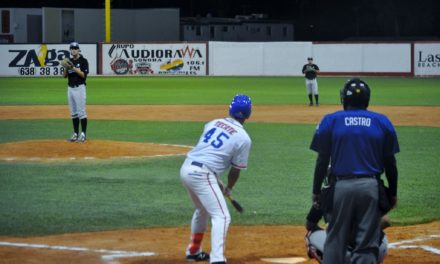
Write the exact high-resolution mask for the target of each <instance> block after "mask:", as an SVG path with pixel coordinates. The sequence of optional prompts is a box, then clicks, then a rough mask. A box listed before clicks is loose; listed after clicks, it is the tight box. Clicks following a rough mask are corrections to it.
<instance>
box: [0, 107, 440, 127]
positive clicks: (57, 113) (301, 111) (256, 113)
mask: <svg viewBox="0 0 440 264" xmlns="http://www.w3.org/2000/svg"><path fill="white" fill-rule="evenodd" d="M338 110H341V106H340V105H321V106H319V107H309V106H302V105H254V106H253V109H252V116H251V118H250V120H249V121H250V122H261V123H288V124H317V123H318V122H319V121H320V120H321V119H322V117H323V116H324V115H325V114H328V113H331V112H335V111H338ZM369 110H371V111H376V112H380V113H383V114H385V115H387V116H388V117H389V118H390V119H391V121H392V122H393V123H394V124H395V125H402V126H433V127H440V107H439V106H371V107H370V108H369ZM87 113H88V116H89V117H90V118H91V119H95V120H146V121H203V122H205V121H209V120H212V119H215V118H219V117H222V116H227V114H228V107H227V106H224V105H89V106H87ZM69 116H70V114H69V111H68V107H67V106H66V105H32V106H29V105H28V106H0V120H14V119H31V120H32V119H68V118H69Z"/></svg>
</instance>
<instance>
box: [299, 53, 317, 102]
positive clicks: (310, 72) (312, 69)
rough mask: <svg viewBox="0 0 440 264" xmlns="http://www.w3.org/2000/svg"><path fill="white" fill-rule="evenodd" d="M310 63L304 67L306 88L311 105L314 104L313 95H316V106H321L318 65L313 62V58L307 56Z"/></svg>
mask: <svg viewBox="0 0 440 264" xmlns="http://www.w3.org/2000/svg"><path fill="white" fill-rule="evenodd" d="M307 61H308V63H307V64H305V65H304V66H303V68H302V73H303V74H304V76H305V77H306V88H307V93H308V95H309V101H310V103H309V106H313V95H314V96H315V102H316V106H319V95H318V82H317V81H316V75H317V73H319V67H318V65H316V64H314V63H313V58H312V57H309V58H307Z"/></svg>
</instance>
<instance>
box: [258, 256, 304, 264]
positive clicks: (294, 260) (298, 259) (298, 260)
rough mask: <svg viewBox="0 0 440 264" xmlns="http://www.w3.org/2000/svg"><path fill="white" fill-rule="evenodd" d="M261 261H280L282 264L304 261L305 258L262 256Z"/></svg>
mask: <svg viewBox="0 0 440 264" xmlns="http://www.w3.org/2000/svg"><path fill="white" fill-rule="evenodd" d="M261 260H262V261H266V262H271V263H282V264H295V263H301V262H304V261H306V259H305V258H301V257H293V258H262V259H261Z"/></svg>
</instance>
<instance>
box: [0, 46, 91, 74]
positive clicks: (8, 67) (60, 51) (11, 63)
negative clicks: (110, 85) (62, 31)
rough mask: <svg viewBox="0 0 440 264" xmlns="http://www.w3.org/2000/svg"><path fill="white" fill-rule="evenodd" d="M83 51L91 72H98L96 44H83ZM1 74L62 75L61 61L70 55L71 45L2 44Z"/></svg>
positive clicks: (0, 49)
mask: <svg viewBox="0 0 440 264" xmlns="http://www.w3.org/2000/svg"><path fill="white" fill-rule="evenodd" d="M80 47H81V53H82V54H83V55H84V57H85V58H86V59H87V60H88V61H89V74H91V75H95V74H96V65H97V64H96V62H97V60H96V57H97V56H96V44H81V45H80ZM0 54H1V58H2V59H1V60H0V76H30V77H32V76H62V75H63V73H64V68H63V67H62V66H61V64H60V61H61V60H62V59H64V58H65V57H68V56H70V51H69V45H68V44H63V45H55V44H53V45H52V44H13V45H12V44H11V45H0Z"/></svg>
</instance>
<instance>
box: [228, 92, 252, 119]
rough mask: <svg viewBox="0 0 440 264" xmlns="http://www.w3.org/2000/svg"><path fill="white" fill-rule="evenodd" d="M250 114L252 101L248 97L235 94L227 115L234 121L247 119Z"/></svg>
mask: <svg viewBox="0 0 440 264" xmlns="http://www.w3.org/2000/svg"><path fill="white" fill-rule="evenodd" d="M251 112H252V101H251V98H249V96H247V95H244V94H237V95H236V96H234V99H232V102H231V105H230V106H229V115H230V116H232V117H233V118H236V119H247V118H249V116H250V115H251Z"/></svg>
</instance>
